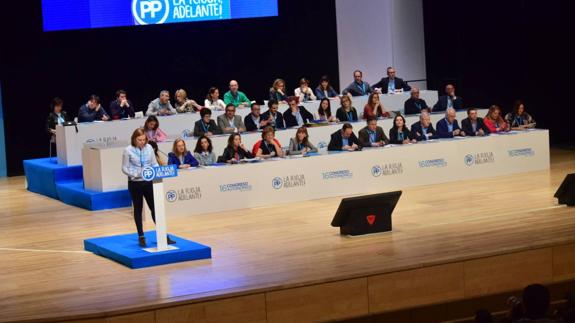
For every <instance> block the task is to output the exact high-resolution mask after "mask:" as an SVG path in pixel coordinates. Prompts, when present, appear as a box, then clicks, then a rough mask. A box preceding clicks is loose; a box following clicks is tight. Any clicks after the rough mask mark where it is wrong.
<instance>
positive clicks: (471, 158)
mask: <svg viewBox="0 0 575 323" xmlns="http://www.w3.org/2000/svg"><path fill="white" fill-rule="evenodd" d="M463 161H464V162H465V165H467V166H471V165H473V164H474V163H475V156H473V155H472V154H468V155H465V158H464V159H463Z"/></svg>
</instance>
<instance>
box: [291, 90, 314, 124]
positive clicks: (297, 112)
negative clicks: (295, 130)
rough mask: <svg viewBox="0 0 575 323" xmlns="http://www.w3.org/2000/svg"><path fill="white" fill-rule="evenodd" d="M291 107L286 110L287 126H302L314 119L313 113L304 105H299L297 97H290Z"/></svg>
mask: <svg viewBox="0 0 575 323" xmlns="http://www.w3.org/2000/svg"><path fill="white" fill-rule="evenodd" d="M288 104H289V109H288V110H287V111H286V112H284V122H285V125H286V128H291V127H301V126H303V125H304V124H306V123H309V122H312V121H313V115H312V114H311V112H309V111H307V109H306V108H304V107H303V106H300V105H298V102H297V98H295V97H290V98H289V99H288Z"/></svg>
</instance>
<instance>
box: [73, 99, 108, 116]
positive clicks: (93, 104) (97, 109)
mask: <svg viewBox="0 0 575 323" xmlns="http://www.w3.org/2000/svg"><path fill="white" fill-rule="evenodd" d="M108 120H110V117H109V116H108V114H107V113H106V110H104V107H102V105H101V104H100V97H99V96H97V95H94V94H92V95H91V96H90V100H88V103H86V104H84V105H82V106H81V107H80V111H79V112H78V122H94V121H108Z"/></svg>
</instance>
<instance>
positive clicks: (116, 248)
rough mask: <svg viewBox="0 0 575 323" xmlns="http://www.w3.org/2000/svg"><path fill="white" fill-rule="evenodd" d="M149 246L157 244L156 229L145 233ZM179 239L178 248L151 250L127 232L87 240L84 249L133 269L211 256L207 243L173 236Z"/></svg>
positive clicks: (177, 240)
mask: <svg viewBox="0 0 575 323" xmlns="http://www.w3.org/2000/svg"><path fill="white" fill-rule="evenodd" d="M145 236H146V241H147V243H148V247H155V246H156V232H155V231H148V232H146V233H145ZM170 238H171V239H172V240H174V241H175V242H176V244H175V245H173V246H175V247H177V248H178V249H176V250H168V251H162V252H157V253H151V252H148V251H145V250H143V249H142V248H141V247H140V246H139V245H138V234H137V233H132V234H124V235H117V236H111V237H103V238H94V239H87V240H84V249H85V250H87V251H90V252H93V253H95V254H97V255H99V256H102V257H105V258H108V259H111V260H114V261H116V262H119V263H121V264H122V265H124V266H127V267H130V268H132V269H137V268H145V267H152V266H159V265H165V264H171V263H177V262H184V261H192V260H200V259H210V258H211V257H212V249H211V248H210V247H208V246H205V245H202V244H199V243H196V242H193V241H189V240H185V239H182V238H180V237H177V236H174V235H170Z"/></svg>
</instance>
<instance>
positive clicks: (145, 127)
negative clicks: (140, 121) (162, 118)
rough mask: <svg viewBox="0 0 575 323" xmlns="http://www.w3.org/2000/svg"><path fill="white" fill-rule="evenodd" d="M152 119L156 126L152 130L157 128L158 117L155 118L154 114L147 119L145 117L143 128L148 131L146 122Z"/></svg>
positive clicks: (158, 125) (158, 124)
mask: <svg viewBox="0 0 575 323" xmlns="http://www.w3.org/2000/svg"><path fill="white" fill-rule="evenodd" d="M152 121H155V122H156V126H155V127H154V129H152V130H154V131H156V130H158V128H159V127H160V122H159V121H158V118H156V116H149V117H148V119H146V122H145V123H144V130H146V131H148V124H149V123H150V122H152Z"/></svg>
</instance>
